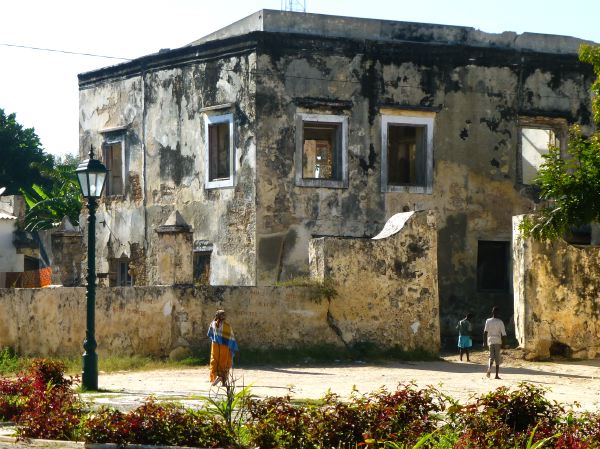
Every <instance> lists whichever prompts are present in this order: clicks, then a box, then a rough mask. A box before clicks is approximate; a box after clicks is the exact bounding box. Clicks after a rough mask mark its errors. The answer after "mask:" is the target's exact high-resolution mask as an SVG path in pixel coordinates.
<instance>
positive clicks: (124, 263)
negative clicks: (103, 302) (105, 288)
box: [108, 257, 135, 287]
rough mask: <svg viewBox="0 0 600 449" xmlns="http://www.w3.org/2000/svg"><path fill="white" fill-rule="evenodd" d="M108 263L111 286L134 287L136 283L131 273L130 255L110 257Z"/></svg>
mask: <svg viewBox="0 0 600 449" xmlns="http://www.w3.org/2000/svg"><path fill="white" fill-rule="evenodd" d="M108 264H109V273H108V284H109V286H110V287H132V286H134V285H135V279H134V278H133V275H132V274H131V267H130V264H131V259H129V258H128V257H115V258H110V259H109V261H108Z"/></svg>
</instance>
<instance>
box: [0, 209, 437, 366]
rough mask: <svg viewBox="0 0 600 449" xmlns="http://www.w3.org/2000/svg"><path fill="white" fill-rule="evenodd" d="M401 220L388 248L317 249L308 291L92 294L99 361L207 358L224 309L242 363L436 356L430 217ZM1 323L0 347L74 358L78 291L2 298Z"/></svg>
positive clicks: (344, 244)
mask: <svg viewBox="0 0 600 449" xmlns="http://www.w3.org/2000/svg"><path fill="white" fill-rule="evenodd" d="M406 214H407V215H409V216H408V217H407V219H408V221H407V222H406V224H405V225H404V226H403V227H402V228H401V229H400V228H398V229H394V231H395V232H393V233H389V234H388V235H387V236H386V237H385V238H383V237H382V238H380V239H377V240H371V239H367V238H354V239H341V238H336V237H323V238H320V239H315V240H314V241H313V242H312V244H311V255H312V257H311V264H312V269H311V272H312V273H313V280H312V281H311V282H308V283H307V284H306V285H296V286H277V287H269V286H263V287H246V286H243V287H212V286H202V287H193V286H164V287H156V286H155V287H135V288H127V287H114V288H99V289H98V290H97V303H96V336H97V341H98V352H99V354H100V355H101V356H102V355H106V354H121V355H131V354H143V355H151V356H163V357H164V356H168V355H169V354H170V353H171V352H173V351H181V350H186V351H191V352H195V353H204V354H206V353H207V351H208V344H209V340H208V339H207V338H206V329H207V328H208V325H209V324H210V321H211V320H212V317H213V315H214V312H215V310H216V309H220V308H224V309H226V310H228V311H229V313H228V316H229V318H228V319H229V320H230V321H231V323H232V326H233V328H234V329H235V333H236V339H237V340H238V342H239V344H240V347H241V348H242V351H241V355H240V357H242V358H241V360H243V353H244V351H248V350H252V349H253V350H257V351H264V350H268V349H293V348H306V347H315V348H320V349H321V350H325V351H329V352H331V353H332V354H333V353H335V352H336V351H337V350H339V349H348V350H354V349H356V348H361V349H363V350H364V349H368V348H371V349H374V350H378V351H386V350H400V351H414V350H424V351H428V352H430V353H437V352H438V351H439V348H440V340H439V314H438V297H437V278H436V270H435V266H436V254H437V246H436V241H437V233H436V227H435V216H434V213H433V212H416V213H414V214H412V213H410V212H409V213H406ZM411 214H412V215H411ZM400 215H401V214H400ZM173 221H175V220H173ZM169 226H172V227H175V225H169ZM170 231H173V229H171V230H170ZM169 236H170V237H173V235H172V232H169ZM174 246H177V245H174ZM357 254H360V255H361V256H362V257H356V255H357ZM172 275H174V276H177V273H174V274H172ZM325 279H330V280H331V281H332V282H333V286H334V289H333V290H331V289H325V288H324V287H323V285H321V284H319V282H318V281H319V280H320V281H324V280H325ZM377 286H378V287H377ZM0 314H1V315H2V316H3V317H4V322H5V325H4V326H2V327H1V328H0V347H11V348H13V349H14V350H15V351H16V352H17V353H18V354H26V355H42V356H67V355H69V356H73V355H76V354H78V353H80V352H81V341H82V339H83V336H84V335H85V320H82V319H81V317H82V316H84V315H85V289H83V288H48V289H0ZM132 323H134V324H132ZM31 329H36V332H31Z"/></svg>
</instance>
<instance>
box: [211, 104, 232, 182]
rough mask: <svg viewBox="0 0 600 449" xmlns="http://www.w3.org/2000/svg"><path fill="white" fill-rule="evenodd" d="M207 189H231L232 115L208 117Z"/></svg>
mask: <svg viewBox="0 0 600 449" xmlns="http://www.w3.org/2000/svg"><path fill="white" fill-rule="evenodd" d="M204 131H205V132H204V135H205V143H206V145H205V148H206V158H205V162H206V164H205V167H206V182H205V186H206V187H207V188H218V187H232V186H233V181H234V167H235V165H234V162H235V157H234V150H233V148H234V146H233V114H223V115H212V116H211V115H209V116H207V117H206V122H205V128H204Z"/></svg>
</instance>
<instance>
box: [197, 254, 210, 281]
mask: <svg viewBox="0 0 600 449" xmlns="http://www.w3.org/2000/svg"><path fill="white" fill-rule="evenodd" d="M211 254H212V251H194V283H196V284H203V285H208V284H209V283H210V257H211Z"/></svg>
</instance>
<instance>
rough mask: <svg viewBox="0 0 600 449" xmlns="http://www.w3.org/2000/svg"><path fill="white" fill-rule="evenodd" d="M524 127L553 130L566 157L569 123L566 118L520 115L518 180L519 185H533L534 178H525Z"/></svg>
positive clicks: (517, 157)
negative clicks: (529, 179) (526, 180)
mask: <svg viewBox="0 0 600 449" xmlns="http://www.w3.org/2000/svg"><path fill="white" fill-rule="evenodd" d="M523 129H540V130H546V131H553V132H554V138H555V139H557V140H558V142H559V145H560V153H561V157H565V155H566V151H567V138H568V123H567V120H566V119H564V118H549V117H519V121H518V132H517V139H518V143H517V156H516V171H517V174H516V180H517V184H518V185H521V186H532V185H535V183H534V182H533V179H532V180H531V182H525V180H524V179H523V162H524V161H523ZM546 154H547V153H546ZM538 169H539V167H538Z"/></svg>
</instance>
